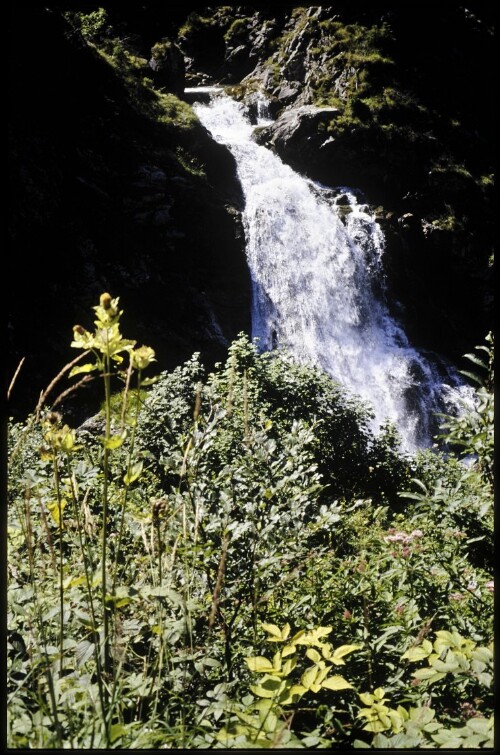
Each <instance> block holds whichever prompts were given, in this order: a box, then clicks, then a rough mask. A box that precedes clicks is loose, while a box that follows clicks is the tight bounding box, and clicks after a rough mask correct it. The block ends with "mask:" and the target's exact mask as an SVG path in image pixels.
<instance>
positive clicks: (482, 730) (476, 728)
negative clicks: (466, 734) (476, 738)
mask: <svg viewBox="0 0 500 755" xmlns="http://www.w3.org/2000/svg"><path fill="white" fill-rule="evenodd" d="M466 726H467V728H468V729H471V730H472V731H473V732H474V734H485V735H486V734H488V732H489V731H490V730H491V729H492V728H493V719H491V720H488V719H487V718H469V720H468V721H467V723H466Z"/></svg>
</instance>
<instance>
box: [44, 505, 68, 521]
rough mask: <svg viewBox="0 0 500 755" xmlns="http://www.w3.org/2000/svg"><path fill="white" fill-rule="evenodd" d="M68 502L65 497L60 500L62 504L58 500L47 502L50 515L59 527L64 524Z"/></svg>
mask: <svg viewBox="0 0 500 755" xmlns="http://www.w3.org/2000/svg"><path fill="white" fill-rule="evenodd" d="M67 504H68V502H67V501H66V499H65V498H63V499H62V500H61V501H60V504H59V503H58V502H57V501H52V502H51V503H48V504H47V508H48V510H49V511H50V515H51V517H52V519H53V520H54V522H55V523H56V524H57V526H58V527H61V526H62V515H63V513H64V509H65V508H66V506H67Z"/></svg>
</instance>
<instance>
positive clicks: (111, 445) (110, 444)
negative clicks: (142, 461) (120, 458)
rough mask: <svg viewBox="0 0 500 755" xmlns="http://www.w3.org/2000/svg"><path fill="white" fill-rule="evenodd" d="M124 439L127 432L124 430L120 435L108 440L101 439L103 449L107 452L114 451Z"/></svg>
mask: <svg viewBox="0 0 500 755" xmlns="http://www.w3.org/2000/svg"><path fill="white" fill-rule="evenodd" d="M126 437H127V431H126V430H124V431H123V432H122V433H120V435H112V436H111V437H110V438H103V445H104V448H107V449H108V450H109V451H114V450H115V448H120V446H121V445H122V443H123V441H124V440H125V438H126Z"/></svg>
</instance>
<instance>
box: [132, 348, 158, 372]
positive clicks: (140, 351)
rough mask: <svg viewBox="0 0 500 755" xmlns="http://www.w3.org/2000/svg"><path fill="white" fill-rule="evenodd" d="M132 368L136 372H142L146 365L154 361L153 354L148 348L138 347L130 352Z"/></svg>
mask: <svg viewBox="0 0 500 755" xmlns="http://www.w3.org/2000/svg"><path fill="white" fill-rule="evenodd" d="M130 356H131V358H132V364H133V366H134V367H135V368H136V369H138V370H144V369H145V368H146V367H147V366H148V364H151V362H154V361H156V360H155V352H154V350H153V349H152V348H150V347H149V346H140V347H139V348H137V349H134V351H131V352H130Z"/></svg>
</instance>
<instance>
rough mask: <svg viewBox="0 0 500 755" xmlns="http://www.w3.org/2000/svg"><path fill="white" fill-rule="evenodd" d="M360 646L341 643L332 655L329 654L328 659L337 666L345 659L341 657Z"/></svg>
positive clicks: (342, 663)
mask: <svg viewBox="0 0 500 755" xmlns="http://www.w3.org/2000/svg"><path fill="white" fill-rule="evenodd" d="M360 647H361V645H341V646H340V647H338V648H336V649H335V650H334V651H333V655H331V656H330V659H329V660H331V662H332V663H335V664H336V665H338V666H339V665H344V663H345V661H343V660H342V658H344V656H346V655H349V653H353V652H354V651H355V650H359V648H360Z"/></svg>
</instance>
